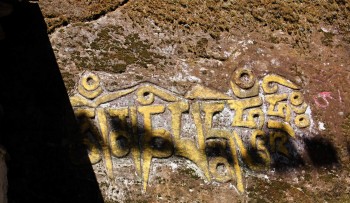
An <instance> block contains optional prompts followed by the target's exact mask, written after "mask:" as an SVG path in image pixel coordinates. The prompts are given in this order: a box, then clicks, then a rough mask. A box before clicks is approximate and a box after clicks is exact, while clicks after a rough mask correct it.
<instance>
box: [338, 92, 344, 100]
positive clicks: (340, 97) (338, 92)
mask: <svg viewBox="0 0 350 203" xmlns="http://www.w3.org/2000/svg"><path fill="white" fill-rule="evenodd" d="M338 95H339V101H340V103H343V102H342V100H341V96H340V91H339V90H338Z"/></svg>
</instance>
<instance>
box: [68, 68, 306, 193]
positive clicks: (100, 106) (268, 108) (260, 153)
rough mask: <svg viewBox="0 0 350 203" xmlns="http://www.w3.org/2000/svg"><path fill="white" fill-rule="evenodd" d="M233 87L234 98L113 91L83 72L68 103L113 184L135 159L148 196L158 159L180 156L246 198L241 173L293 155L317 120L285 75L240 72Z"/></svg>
mask: <svg viewBox="0 0 350 203" xmlns="http://www.w3.org/2000/svg"><path fill="white" fill-rule="evenodd" d="M230 85H231V89H232V94H231V96H229V95H226V94H223V93H220V92H217V91H215V90H212V89H209V88H206V87H203V86H201V85H196V86H194V87H193V88H192V90H190V91H189V92H188V93H187V94H186V95H185V96H184V97H182V96H179V95H177V94H174V93H172V92H170V91H167V90H165V89H163V88H160V87H158V86H155V85H153V84H150V83H143V84H139V85H137V86H134V87H131V88H129V89H124V90H120V91H116V92H108V91H106V90H105V89H104V87H103V86H102V85H101V83H100V78H99V77H98V76H97V75H96V74H93V73H84V74H83V75H82V77H81V79H80V83H79V85H78V87H77V94H76V95H75V96H73V97H71V98H70V100H71V104H72V106H73V108H74V111H75V115H76V117H77V119H78V121H79V124H80V127H81V133H83V134H86V135H87V136H86V139H85V144H86V146H87V148H88V152H89V158H90V161H91V163H92V164H96V163H98V162H100V161H103V163H104V165H105V167H106V171H107V175H108V177H109V178H113V177H114V174H113V159H116V158H126V157H128V158H132V160H133V162H134V164H135V168H136V172H137V174H138V175H139V176H141V177H142V181H143V188H144V190H146V187H147V183H148V179H149V173H150V167H151V164H152V159H153V158H168V157H170V156H180V157H184V158H186V159H188V160H190V161H192V162H193V163H194V164H196V165H197V166H198V168H200V169H201V170H202V172H203V174H204V176H205V178H206V179H207V180H208V181H212V180H213V181H218V182H228V181H235V182H236V185H237V189H238V191H240V192H243V191H244V187H243V175H242V173H243V171H242V166H245V167H247V168H250V169H252V170H259V169H263V168H266V167H269V166H270V163H271V156H272V155H273V154H279V155H280V156H285V157H288V156H290V150H289V149H288V146H287V142H288V140H291V139H292V140H293V139H296V135H295V132H296V131H299V130H302V129H303V128H306V127H308V126H310V119H311V118H310V114H309V113H308V112H309V110H308V105H307V104H306V103H305V102H304V99H303V95H302V93H301V92H300V91H299V87H297V86H296V85H295V84H293V83H292V82H290V81H288V80H286V79H285V78H283V77H281V76H278V75H274V74H271V75H266V76H264V77H263V78H262V79H261V80H260V81H259V80H257V79H256V78H255V76H254V74H253V73H252V71H251V70H250V69H245V68H241V69H237V70H236V71H235V73H234V74H233V76H232V80H231V82H230ZM251 152H255V153H254V156H253V155H252V153H251ZM222 168H224V169H225V170H224V172H223V170H221V169H222Z"/></svg>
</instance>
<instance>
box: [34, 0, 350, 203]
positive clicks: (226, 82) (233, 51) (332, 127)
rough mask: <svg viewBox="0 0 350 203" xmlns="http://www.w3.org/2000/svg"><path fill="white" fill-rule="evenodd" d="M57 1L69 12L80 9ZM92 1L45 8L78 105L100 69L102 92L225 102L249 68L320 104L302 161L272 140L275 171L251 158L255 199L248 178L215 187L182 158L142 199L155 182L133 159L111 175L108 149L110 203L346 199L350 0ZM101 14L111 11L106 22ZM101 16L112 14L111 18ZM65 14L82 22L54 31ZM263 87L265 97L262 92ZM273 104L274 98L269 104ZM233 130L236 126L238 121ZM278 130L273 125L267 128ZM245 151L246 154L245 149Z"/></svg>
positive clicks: (303, 135)
mask: <svg viewBox="0 0 350 203" xmlns="http://www.w3.org/2000/svg"><path fill="white" fill-rule="evenodd" d="M57 2H59V3H60V4H62V5H68V3H67V2H69V1H56V3H57ZM88 2H89V1H71V2H69V3H70V4H69V5H74V6H77V7H78V9H77V10H75V9H69V8H68V6H67V7H65V8H67V9H64V11H63V10H61V11H60V10H57V9H58V7H55V8H53V5H54V4H49V3H47V2H45V1H43V2H42V3H39V4H40V6H41V8H42V10H43V11H44V15H45V17H46V20H47V24H48V25H49V31H50V32H52V33H51V34H50V40H51V43H52V46H53V49H54V51H55V54H56V58H57V62H58V64H59V66H60V70H61V73H62V76H63V79H64V81H65V84H66V88H67V91H68V92H69V94H70V96H71V98H72V97H73V96H74V95H76V94H77V93H78V92H80V91H79V90H78V89H77V88H78V85H79V83H80V76H82V75H84V74H88V73H89V72H93V73H95V74H96V75H98V76H99V77H100V81H101V83H100V84H101V85H103V88H104V89H103V92H101V95H106V92H120V91H125V90H128V89H129V88H132V87H139V86H137V85H141V86H142V84H145V82H148V84H149V83H152V84H155V85H156V87H160V88H162V89H164V91H170V92H171V93H172V94H175V95H180V97H181V98H184V97H186V95H187V96H188V97H187V98H189V99H191V95H192V98H193V97H194V96H193V95H197V96H198V95H201V94H198V93H197V94H196V93H193V92H195V90H194V88H195V87H197V89H199V92H200V91H204V90H206V88H208V89H210V90H213V92H215V93H217V94H215V95H216V96H217V97H219V96H220V95H225V96H231V97H233V96H234V94H233V90H232V86H231V85H230V82H231V81H234V80H233V78H234V77H235V72H236V71H237V70H239V69H241V68H245V69H247V70H250V71H252V72H253V73H254V75H255V76H256V78H257V79H258V81H259V80H261V79H262V78H264V77H266V76H268V75H272V74H277V75H279V76H282V77H283V78H286V80H287V81H290V82H292V83H293V84H295V85H297V86H299V87H300V91H301V95H302V96H303V97H304V100H305V103H306V104H308V105H309V107H310V108H309V115H310V119H311V123H310V127H309V128H308V129H307V130H305V129H304V131H297V130H295V129H296V128H293V129H294V132H295V143H294V144H292V145H291V146H296V148H297V149H300V151H299V150H296V151H295V152H296V153H295V156H292V157H288V156H285V155H283V150H282V153H281V151H280V152H278V150H277V152H276V151H273V147H271V144H267V148H268V152H269V154H270V155H271V157H273V158H272V160H279V161H277V162H274V161H272V162H271V166H270V168H268V169H266V170H263V171H256V170H253V169H251V168H249V167H247V166H246V165H244V161H242V160H240V162H239V163H240V166H241V167H242V171H243V172H244V173H243V175H244V176H243V182H244V183H243V185H244V192H239V191H238V189H237V188H238V187H237V184H236V182H237V180H233V181H232V182H228V183H219V182H217V181H214V182H209V181H205V180H204V179H205V178H204V176H205V175H203V172H201V170H198V167H197V166H196V165H194V164H193V162H190V161H188V159H185V158H178V157H171V158H169V159H155V161H154V162H153V164H152V167H151V170H150V174H149V179H148V185H147V190H146V192H145V191H144V192H142V191H143V189H142V188H143V187H144V181H143V179H142V178H140V177H142V175H141V176H140V174H137V171H138V169H137V166H136V165H135V164H134V163H133V161H132V159H124V158H116V157H112V158H111V160H112V162H111V163H113V164H112V165H113V166H112V172H108V171H107V169H108V167H106V166H105V162H106V160H107V159H106V158H105V157H106V155H105V154H104V153H100V155H101V157H102V155H103V156H104V158H101V157H100V158H101V159H102V161H100V162H99V163H97V164H96V165H94V169H95V172H96V176H97V179H98V181H99V183H100V188H101V191H102V193H103V196H104V198H105V200H106V202H108V201H122V202H127V201H146V202H154V201H164V202H166V201H180V202H194V201H198V202H232V201H237V202H239V201H251V202H276V201H279V200H281V199H283V200H285V201H287V202H319V201H330V202H333V201H334V202H345V201H347V200H348V199H349V196H350V194H349V192H350V188H349V184H350V179H349V171H350V168H349V167H350V166H349V156H350V139H349V133H350V131H349V129H350V128H349V125H350V124H349V122H350V110H349V109H348V108H347V106H348V105H349V104H350V92H349V90H348V87H349V85H350V84H349V81H350V80H349V78H350V63H349V60H348V59H349V57H350V51H349V50H350V40H349V39H350V38H349V37H350V31H349V30H350V19H349V16H350V15H349V14H350V4H349V2H348V1H332V0H330V1H292V0H290V1H244V0H240V1H209V0H208V1H186V0H184V1H167V0H163V1H146V0H144V1H136V0H135V1H124V2H118V1H116V2H115V3H110V2H108V1H103V2H92V5H98V8H96V9H95V8H94V7H89V6H85V5H84V4H85V3H88ZM120 5H122V6H120ZM118 6H119V7H118ZM80 8H85V9H80ZM109 8H110V9H109ZM114 9H115V10H114ZM81 10H82V14H80V13H79V12H80V11H81ZM103 10H113V11H111V12H108V13H106V12H102V11H103ZM75 11H76V12H75ZM89 12H91V13H89ZM50 13H52V15H53V16H51V14H50ZM93 13H99V15H98V17H97V18H96V15H95V14H93ZM101 13H106V14H105V15H103V16H102V15H101V16H100V14H101ZM62 16H67V18H69V19H72V20H70V21H69V23H66V24H67V25H65V24H64V23H58V24H57V26H53V27H55V28H56V29H55V30H54V31H53V27H52V25H51V24H50V23H52V20H53V19H55V18H60V19H61V18H63V17H62ZM61 25H64V26H61ZM86 71H89V72H86ZM90 85H91V84H90ZM198 85H200V86H198ZM248 86H249V85H248ZM198 87H200V88H198ZM241 89H244V88H241ZM258 90H259V93H262V92H263V89H262V88H259V89H258ZM191 92H192V93H191ZM80 93H81V92H80ZM186 93H188V94H186ZM189 93H191V94H189ZM279 93H280V92H279ZM290 93H291V91H289V92H288V94H290ZM208 94H209V93H208ZM242 94H243V93H242ZM203 95H204V94H203ZM205 95H206V94H205ZM211 95H214V93H213V94H211ZM235 95H236V96H237V94H235ZM243 95H245V96H242V97H243V98H244V97H246V94H245V93H244V94H243ZM254 96H255V95H254ZM259 96H261V95H259ZM95 97H98V95H97V96H95ZM95 97H94V96H91V98H95ZM249 97H253V96H249ZM135 98H136V96H131V97H130V98H129V99H127V100H122V101H121V102H120V103H116V104H111V106H108V105H109V104H108V105H107V104H106V105H104V106H103V105H102V107H103V108H111V107H113V108H114V107H118V108H120V107H125V106H127V107H132V106H133V104H130V103H128V101H130V102H131V103H133V102H134V101H135ZM223 98H224V96H223ZM233 98H235V99H237V100H239V101H240V100H241V99H242V98H236V97H233ZM262 98H264V102H266V97H262ZM79 101H80V100H79ZM118 101H119V100H118ZM80 102H82V101H80ZM156 102H160V101H156ZM168 102H169V101H168ZM170 102H173V101H170ZM296 103H297V102H296ZM72 104H73V106H74V107H76V106H75V105H74V103H73V102H72ZM101 104H102V103H101ZM161 104H162V103H161ZM288 104H290V103H288ZM89 105H90V104H89ZM164 105H168V104H164ZM85 106H86V105H85ZM297 106H298V105H297ZM92 107H93V108H96V107H99V106H98V105H97V106H92ZM100 107H101V106H100ZM84 108H85V107H84ZM266 110H267V109H266ZM168 113H169V112H168ZM202 116H203V115H202ZM218 117H220V116H218ZM292 118H294V117H292ZM94 119H95V120H94ZM153 119H155V120H156V123H157V122H158V121H157V119H158V120H159V121H163V122H164V123H166V122H170V123H171V119H170V114H168V115H167V116H165V117H164V118H161V117H160V118H153ZM162 119H164V120H162ZM92 120H93V125H97V124H98V123H100V121H99V120H98V118H97V116H96V117H93V119H92ZM214 120H215V119H214ZM219 120H220V119H219ZM265 120H266V121H267V119H265ZM292 120H293V119H292ZM142 122H143V121H142ZM142 122H141V123H142ZM161 123H162V122H158V123H157V124H155V125H161ZM189 123H190V122H189ZM222 124H228V125H230V123H228V122H227V121H223V122H222ZM267 125H268V124H264V127H263V129H265V132H267V131H268V130H266V129H267V128H268V127H267ZM153 127H154V128H156V127H159V126H153ZM96 129H97V130H96V131H97V134H99V132H101V129H102V128H101V127H98V125H97V128H96ZM189 129H190V130H189V131H190V132H192V131H191V128H189ZM168 130H170V129H168ZM284 131H286V129H285V130H284ZM100 134H103V133H100ZM190 134H191V133H189V135H188V136H189V137H191V135H190ZM243 134H244V133H243ZM243 134H242V135H241V134H240V136H243ZM172 136H173V133H172ZM106 138H108V135H107V137H106ZM269 138H271V135H269ZM107 140H108V139H107ZM282 142H283V140H282ZM107 143H108V142H107ZM140 143H141V144H142V142H140ZM102 144H103V142H102ZM102 147H103V146H102ZM282 148H283V147H282ZM287 150H291V148H289V147H287ZM238 153H239V154H242V153H243V152H242V151H241V150H238ZM141 154H142V153H141ZM140 156H141V155H140ZM164 156H165V155H164ZM276 157H277V158H276ZM90 158H91V157H90ZM93 158H96V157H93ZM135 166H136V168H135ZM143 166H144V165H142V164H141V165H140V167H141V168H142V167H143ZM108 176H109V177H108ZM235 188H236V189H237V190H236V189H235Z"/></svg>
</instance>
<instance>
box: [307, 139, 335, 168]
mask: <svg viewBox="0 0 350 203" xmlns="http://www.w3.org/2000/svg"><path fill="white" fill-rule="evenodd" d="M304 142H305V146H306V151H307V153H308V155H309V157H310V160H311V162H312V164H313V165H314V166H316V167H326V166H332V165H337V164H339V158H338V153H337V151H336V149H335V147H334V146H333V144H332V143H331V142H330V141H329V140H327V139H325V138H320V137H315V138H306V139H304Z"/></svg>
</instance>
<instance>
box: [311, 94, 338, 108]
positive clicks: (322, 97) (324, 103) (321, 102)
mask: <svg viewBox="0 0 350 203" xmlns="http://www.w3.org/2000/svg"><path fill="white" fill-rule="evenodd" d="M327 99H334V98H333V97H332V95H331V92H320V93H318V94H317V95H316V96H314V101H315V104H316V106H317V107H320V108H326V107H328V105H329V102H328V100H327Z"/></svg>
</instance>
